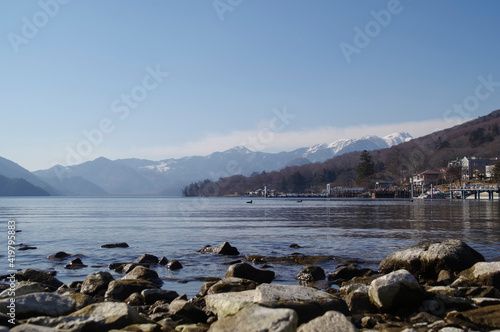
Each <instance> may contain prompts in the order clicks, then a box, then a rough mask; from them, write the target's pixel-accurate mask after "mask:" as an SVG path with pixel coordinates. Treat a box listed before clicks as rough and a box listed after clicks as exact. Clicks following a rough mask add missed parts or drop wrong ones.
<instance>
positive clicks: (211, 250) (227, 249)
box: [198, 242, 240, 255]
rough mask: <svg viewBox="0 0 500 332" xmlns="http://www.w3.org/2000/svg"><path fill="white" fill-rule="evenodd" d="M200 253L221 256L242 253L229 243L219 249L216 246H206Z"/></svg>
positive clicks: (223, 244)
mask: <svg viewBox="0 0 500 332" xmlns="http://www.w3.org/2000/svg"><path fill="white" fill-rule="evenodd" d="M198 252H201V253H202V254H219V255H239V254H240V252H239V251H238V249H237V248H236V247H233V246H231V245H230V244H229V242H224V243H222V244H221V245H220V246H218V247H214V246H210V245H207V246H204V247H203V248H201V249H200V250H198Z"/></svg>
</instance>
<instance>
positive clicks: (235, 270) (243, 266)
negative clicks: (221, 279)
mask: <svg viewBox="0 0 500 332" xmlns="http://www.w3.org/2000/svg"><path fill="white" fill-rule="evenodd" d="M274 275H275V274H274V271H269V270H259V269H256V268H254V267H253V266H252V265H250V264H247V263H238V264H234V265H231V266H230V267H229V268H228V269H227V272H226V276H225V277H226V278H229V277H236V278H243V279H249V280H253V281H255V282H258V283H270V282H272V281H273V279H274Z"/></svg>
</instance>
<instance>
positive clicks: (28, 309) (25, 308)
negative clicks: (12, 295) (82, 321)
mask: <svg viewBox="0 0 500 332" xmlns="http://www.w3.org/2000/svg"><path fill="white" fill-rule="evenodd" d="M10 303H11V301H10V299H3V300H0V312H3V313H8V311H9V308H8V305H9V304H10ZM75 306H76V302H75V300H73V299H72V298H69V297H67V296H63V295H58V294H54V293H33V294H28V295H23V296H20V297H17V298H16V299H15V310H16V318H21V319H22V318H28V317H32V316H53V317H54V316H62V315H66V314H69V313H70V312H72V311H74V309H75Z"/></svg>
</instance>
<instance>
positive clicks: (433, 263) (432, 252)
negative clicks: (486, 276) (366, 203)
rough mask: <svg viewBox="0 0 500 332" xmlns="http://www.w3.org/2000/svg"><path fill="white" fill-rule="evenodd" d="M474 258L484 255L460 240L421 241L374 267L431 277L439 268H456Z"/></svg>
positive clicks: (464, 266)
mask: <svg viewBox="0 0 500 332" xmlns="http://www.w3.org/2000/svg"><path fill="white" fill-rule="evenodd" d="M477 262H484V257H483V256H482V255H481V254H480V253H478V252H477V251H476V250H474V249H472V248H471V247H469V246H468V245H467V244H466V243H464V242H462V241H459V240H446V241H443V242H430V241H424V242H420V243H417V244H415V245H412V246H410V247H408V248H406V249H402V250H398V251H396V252H393V253H392V254H390V255H389V256H387V258H386V259H384V260H383V261H382V262H381V263H380V265H379V268H378V270H379V271H380V272H382V273H389V272H392V271H396V270H399V269H405V270H407V271H409V272H411V273H412V274H414V275H415V276H418V277H423V278H425V279H432V280H435V279H436V278H437V277H438V275H439V272H440V271H441V270H448V271H449V272H452V273H453V272H460V271H463V270H465V269H468V268H470V267H471V266H473V265H474V264H475V263H477Z"/></svg>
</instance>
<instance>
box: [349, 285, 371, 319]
mask: <svg viewBox="0 0 500 332" xmlns="http://www.w3.org/2000/svg"><path fill="white" fill-rule="evenodd" d="M345 301H346V304H347V307H348V308H349V311H350V312H351V314H366V313H377V312H378V309H377V307H376V306H375V305H374V304H373V303H372V302H371V300H370V295H369V294H368V288H367V289H366V291H364V292H361V291H357V292H351V293H349V294H347V296H346V297H345Z"/></svg>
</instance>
